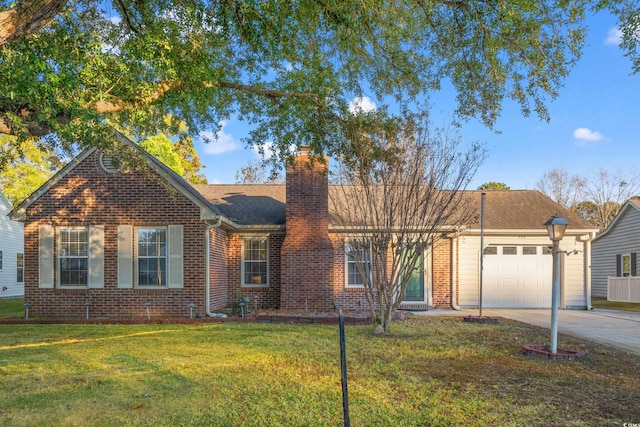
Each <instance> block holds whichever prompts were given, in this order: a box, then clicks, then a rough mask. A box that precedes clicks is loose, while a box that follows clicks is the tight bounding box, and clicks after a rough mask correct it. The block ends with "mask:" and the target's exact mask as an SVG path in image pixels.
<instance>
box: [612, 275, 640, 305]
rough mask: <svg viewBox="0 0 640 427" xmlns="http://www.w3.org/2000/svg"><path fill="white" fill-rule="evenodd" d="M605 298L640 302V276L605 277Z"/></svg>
mask: <svg viewBox="0 0 640 427" xmlns="http://www.w3.org/2000/svg"><path fill="white" fill-rule="evenodd" d="M607 300H608V301H620V302H640V277H631V276H629V277H609V278H608V279H607Z"/></svg>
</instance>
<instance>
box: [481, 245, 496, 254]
mask: <svg viewBox="0 0 640 427" xmlns="http://www.w3.org/2000/svg"><path fill="white" fill-rule="evenodd" d="M484 254H485V255H498V247H497V246H487V247H486V248H484Z"/></svg>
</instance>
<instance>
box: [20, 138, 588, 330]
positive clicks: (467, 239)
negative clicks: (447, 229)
mask: <svg viewBox="0 0 640 427" xmlns="http://www.w3.org/2000/svg"><path fill="white" fill-rule="evenodd" d="M118 138H119V139H120V142H121V143H122V144H124V145H125V146H129V147H132V149H133V150H134V151H136V152H138V153H140V155H141V156H142V158H143V160H144V167H143V168H142V170H138V171H130V172H126V173H125V172H120V171H118V170H115V168H114V167H113V165H112V163H111V161H110V159H109V158H108V157H107V156H106V155H105V154H104V153H103V152H101V151H100V150H98V149H95V148H92V149H88V150H86V151H84V152H83V153H81V154H80V155H79V156H78V157H77V158H76V159H74V160H73V161H71V162H70V163H69V164H67V165H66V166H65V167H64V168H63V169H62V170H60V171H59V172H58V173H57V174H56V175H55V176H53V177H52V178H51V179H50V180H49V181H48V182H47V183H46V184H45V185H43V186H42V187H41V188H40V189H38V190H37V191H36V192H34V193H33V194H32V195H31V196H30V197H29V198H27V199H26V200H25V201H24V202H22V203H21V204H20V205H19V206H17V207H16V208H15V209H14V210H13V211H12V212H11V217H12V219H14V220H19V221H22V222H23V223H24V251H25V257H24V258H25V271H24V279H25V303H28V304H30V315H31V316H39V317H43V318H52V319H53V318H84V316H85V314H86V313H87V308H88V312H89V316H90V318H126V317H136V316H146V315H147V309H148V310H149V312H150V314H151V315H152V316H177V317H185V316H189V314H190V310H191V308H190V305H193V312H194V313H199V314H203V315H204V314H205V313H206V314H208V315H215V313H216V312H218V311H220V310H222V309H224V308H226V307H229V306H231V305H232V304H234V303H237V302H238V301H240V300H241V299H243V298H244V297H249V298H250V300H251V304H252V305H253V304H255V303H257V304H258V306H259V307H260V308H273V309H282V310H309V311H330V310H332V309H333V306H334V303H337V304H338V305H340V307H341V308H343V309H345V310H360V309H363V310H366V309H367V306H366V299H365V297H364V290H363V288H362V286H361V285H360V284H359V281H360V278H359V276H358V274H354V272H355V271H356V270H355V266H354V265H353V259H351V258H350V257H348V256H347V255H346V254H345V252H346V251H345V245H346V244H348V235H345V234H344V233H341V232H339V230H337V229H336V228H334V227H333V226H332V224H331V223H330V221H329V218H330V215H329V208H328V194H329V191H330V188H331V186H329V185H328V179H327V175H326V173H324V172H325V169H324V168H325V167H326V166H323V165H321V164H319V163H318V162H315V164H314V165H313V167H305V166H304V165H305V164H307V162H308V157H307V156H306V155H305V153H301V154H300V155H299V156H298V157H297V158H296V159H295V163H296V164H297V167H293V168H292V167H289V168H287V175H286V184H282V185H275V184H274V185H197V186H192V185H190V184H188V183H187V182H186V181H185V180H183V179H182V178H181V177H179V176H178V175H176V174H175V173H173V172H172V171H171V170H170V169H168V168H167V167H166V166H164V165H163V164H162V163H161V162H159V161H158V160H156V159H155V158H153V157H152V156H150V155H149V154H147V153H146V152H145V151H144V150H142V149H141V148H140V147H138V146H137V145H136V144H134V143H133V142H131V141H130V140H128V139H126V138H125V137H124V136H122V135H119V134H118ZM468 197H469V202H470V203H474V204H475V205H477V206H478V209H479V206H480V192H475V191H472V192H469V194H468ZM486 206H487V209H486V215H485V224H486V227H485V231H484V236H485V237H484V241H485V243H486V245H485V248H484V253H485V263H484V265H485V270H484V271H485V273H483V274H484V283H485V285H484V289H485V290H484V291H483V292H484V293H483V296H484V300H483V301H484V304H483V305H484V306H485V307H547V306H550V296H551V291H550V282H551V257H550V256H549V255H548V247H549V246H550V244H551V242H550V241H549V238H548V236H547V232H546V229H545V228H544V226H543V223H544V222H545V221H546V220H547V219H548V218H549V217H550V216H551V215H553V214H555V213H559V214H561V215H563V216H564V217H565V218H566V219H568V220H569V221H570V223H571V225H570V226H569V228H568V230H567V233H566V237H565V239H564V240H563V241H562V246H563V249H566V250H576V252H577V255H574V256H573V257H567V261H566V262H565V263H564V269H563V300H562V304H563V307H566V308H588V307H589V306H590V289H589V287H590V283H589V282H590V278H589V274H588V268H587V267H586V259H585V257H584V256H583V255H584V254H585V253H588V251H589V238H588V237H589V236H590V235H591V234H592V233H593V232H595V230H594V229H593V228H592V227H591V226H590V225H588V224H586V223H584V222H583V221H581V220H580V219H579V218H577V217H576V216H575V215H572V214H571V213H569V212H568V211H566V210H564V209H563V208H561V207H560V206H558V205H557V204H555V203H554V202H552V201H551V200H549V199H548V198H547V197H545V196H543V195H542V194H541V193H539V192H537V191H496V192H490V193H489V194H488V195H487V203H486ZM479 236H480V229H479V225H478V224H469V225H468V226H467V227H466V230H465V231H464V232H463V233H462V234H461V235H448V236H445V238H444V239H441V240H440V241H439V243H438V244H437V245H436V246H435V247H434V248H432V250H430V251H428V252H427V253H425V254H424V255H423V260H422V263H421V264H422V265H421V268H420V270H421V271H419V274H417V275H416V278H415V279H412V283H411V284H410V286H409V291H408V292H407V296H406V298H405V302H404V304H405V307H407V308H413V309H421V308H422V309H424V308H428V307H440V308H451V307H453V308H457V307H459V306H463V307H474V306H477V304H478V283H479V254H480V246H479V241H480V239H479ZM487 268H488V270H487ZM452 296H453V297H452Z"/></svg>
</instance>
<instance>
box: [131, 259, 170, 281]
mask: <svg viewBox="0 0 640 427" xmlns="http://www.w3.org/2000/svg"><path fill="white" fill-rule="evenodd" d="M166 277H167V260H166V259H165V258H140V259H138V284H139V285H144V286H164V285H165V284H166Z"/></svg>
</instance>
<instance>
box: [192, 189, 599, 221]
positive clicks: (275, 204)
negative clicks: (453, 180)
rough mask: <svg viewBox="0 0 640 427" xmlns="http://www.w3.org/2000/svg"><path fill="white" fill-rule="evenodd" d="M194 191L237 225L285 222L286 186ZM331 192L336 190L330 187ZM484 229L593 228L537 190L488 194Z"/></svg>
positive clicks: (473, 198)
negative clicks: (561, 224)
mask: <svg viewBox="0 0 640 427" xmlns="http://www.w3.org/2000/svg"><path fill="white" fill-rule="evenodd" d="M194 187H195V189H196V190H197V191H198V192H200V194H202V196H203V197H204V198H205V199H207V200H208V201H209V202H210V203H211V204H212V205H214V206H215V207H216V208H217V209H218V210H219V211H221V212H222V214H223V215H224V216H226V217H227V218H228V219H230V220H232V221H233V222H235V223H236V224H238V225H242V226H251V225H260V226H265V225H274V226H283V225H285V222H286V214H285V203H286V186H285V185H284V184H250V185H247V184H235V185H233V184H231V185H227V184H223V185H218V184H213V185H195V186H194ZM329 191H335V188H334V187H333V186H329ZM481 194H482V192H481V191H467V192H466V194H465V196H466V197H468V199H469V200H468V203H471V204H473V205H474V206H476V207H477V215H475V216H476V218H477V221H475V222H474V223H473V224H467V225H468V226H469V227H470V228H472V229H479V228H480V200H481ZM485 194H486V198H485V229H490V230H537V229H540V230H544V229H545V226H544V223H545V222H546V221H547V220H548V219H549V218H550V217H551V216H552V215H555V214H559V215H561V216H562V217H564V218H565V219H566V220H567V221H569V224H570V225H569V227H568V229H589V230H592V229H594V227H593V226H592V225H591V224H588V223H587V222H585V221H584V220H582V219H581V218H579V217H578V216H577V215H575V214H573V213H571V212H569V211H568V210H567V209H564V208H563V207H561V206H560V205H558V204H557V203H555V202H553V201H552V200H551V199H549V198H548V197H546V196H545V195H543V194H542V193H540V192H539V191H536V190H508V191H507V190H505V191H487V192H486V193H485Z"/></svg>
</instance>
